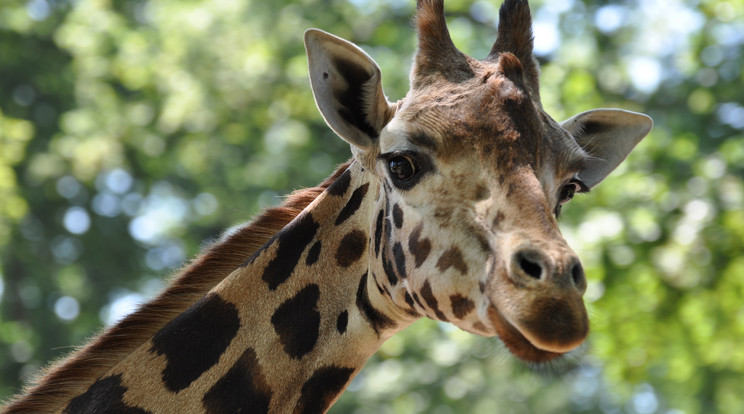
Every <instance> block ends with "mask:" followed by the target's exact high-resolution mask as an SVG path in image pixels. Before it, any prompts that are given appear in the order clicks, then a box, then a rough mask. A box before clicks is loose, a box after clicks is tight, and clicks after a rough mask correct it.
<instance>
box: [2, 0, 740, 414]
mask: <svg viewBox="0 0 744 414" xmlns="http://www.w3.org/2000/svg"><path fill="white" fill-rule="evenodd" d="M531 3H532V9H533V16H534V23H535V25H534V34H535V52H536V55H537V57H538V59H539V60H540V62H541V64H542V69H541V70H542V75H541V91H540V93H541V96H542V100H543V105H544V108H545V110H546V111H547V112H548V113H549V114H550V115H551V116H553V117H554V118H556V119H557V120H563V119H567V118H568V117H570V116H572V115H574V114H576V113H579V112H582V111H585V110H588V109H590V108H593V107H617V108H624V109H628V110H634V111H640V112H646V113H649V114H650V115H651V116H652V118H654V122H655V127H654V129H653V130H652V132H651V134H650V135H649V136H648V137H647V138H646V139H645V140H644V141H642V142H641V143H640V144H639V146H638V147H637V149H635V150H634V151H633V152H632V153H631V155H630V157H629V158H628V159H627V160H626V161H625V163H624V164H622V165H621V167H620V168H618V169H617V170H616V171H615V172H613V173H612V174H611V175H610V176H609V177H608V178H607V179H606V180H605V181H604V182H603V183H601V184H600V185H599V186H597V187H596V188H593V189H592V190H591V192H590V193H588V194H581V195H579V196H577V197H576V198H575V199H574V200H573V201H571V203H570V204H568V205H566V206H565V207H564V209H563V213H562V216H561V219H560V226H561V231H562V233H563V234H564V235H565V238H566V239H567V241H568V242H569V244H570V245H571V246H572V248H574V249H575V251H576V252H577V254H578V255H579V256H580V257H581V259H582V263H583V266H584V268H585V271H586V274H587V278H588V287H587V292H586V294H585V296H584V299H585V302H586V303H587V304H588V307H589V310H590V319H591V321H592V325H591V334H590V336H589V338H588V341H587V344H586V345H585V346H584V347H583V348H582V349H581V350H580V352H579V353H577V354H575V355H569V356H567V357H564V359H563V360H562V362H561V363H556V364H555V366H551V365H549V366H537V367H527V366H525V365H523V364H521V363H519V362H517V361H515V360H514V359H513V358H512V357H510V356H509V354H508V351H507V350H506V349H505V348H504V346H503V345H502V344H501V343H500V342H499V341H498V339H496V338H482V337H479V336H476V335H472V334H469V333H466V332H464V331H460V330H459V329H457V328H455V327H454V326H453V325H451V324H441V323H436V322H433V321H430V320H425V321H424V320H422V321H419V322H417V323H416V324H414V325H413V326H411V327H410V328H408V329H407V330H406V331H404V332H403V333H402V334H399V335H397V336H395V337H393V338H391V339H390V340H388V341H387V342H386V343H385V344H384V345H383V346H382V348H381V349H380V351H379V352H378V353H377V354H376V355H375V356H374V357H373V358H372V359H371V360H370V362H369V363H368V364H367V366H366V367H365V368H364V370H363V371H362V372H361V373H360V374H359V375H358V376H357V377H356V378H355V379H354V381H353V382H352V384H351V386H350V387H349V392H347V393H346V394H344V395H343V396H342V397H341V399H340V401H339V403H338V405H337V406H336V407H335V408H334V409H333V410H332V411H331V412H336V413H347V412H348V413H356V414H361V413H391V414H392V413H435V414H436V413H439V414H445V413H468V412H473V413H476V412H493V410H494V407H497V406H498V407H500V408H499V409H500V411H499V412H501V411H503V412H509V413H525V414H532V413H545V414H551V413H588V412H591V413H620V412H622V413H626V412H627V413H638V414H654V413H663V414H697V413H705V414H718V413H725V414H733V413H739V412H743V411H744V395H742V393H741V384H742V381H744V348H743V347H742V346H741V344H742V343H744V305H743V301H742V298H744V277H742V275H744V258H742V252H744V102H742V84H744V71H743V70H742V68H743V67H744V54H742V50H744V2H742V1H740V0H728V1H727V0H700V1H693V0H648V1H646V0H644V1H624V0H618V1H610V2H607V1H602V2H597V1H577V0H560V1H548V0H542V1H541V0H534V1H533V2H531ZM498 6H499V4H498V3H497V2H494V1H490V0H477V1H471V0H446V9H447V15H448V23H449V25H450V30H451V34H452V37H453V39H454V41H455V43H456V44H457V46H458V47H459V48H460V49H461V50H463V51H464V52H466V53H468V54H470V55H472V56H474V57H479V58H482V57H484V56H486V55H487V54H488V52H489V50H490V48H491V45H492V41H493V38H494V35H495V31H496V27H497V23H498ZM414 8H415V2H414V1H413V0H411V1H403V0H384V1H370V0H353V1H348V2H343V1H339V2H333V3H332V4H330V3H327V2H322V1H317V0H300V1H293V2H289V1H275V2H259V1H236V0H217V1H206V0H195V1H188V2H183V1H180V0H162V1H139V2H111V1H97V0H78V1H73V2H69V1H51V0H22V1H8V2H5V3H3V5H2V6H0V44H2V45H4V49H3V50H4V55H3V56H4V59H3V62H2V73H3V75H2V76H0V107H1V108H2V109H1V110H0V249H1V250H0V253H1V254H0V353H2V354H3V355H8V358H5V359H2V360H0V372H2V376H0V399H3V398H6V397H7V396H8V395H10V394H11V393H13V392H14V391H15V390H16V389H17V387H18V386H19V380H20V379H25V378H28V377H29V376H30V375H32V374H33V373H34V372H36V371H37V370H38V369H39V367H41V366H42V365H43V363H44V362H45V361H48V360H51V359H53V358H56V357H58V356H59V355H61V354H64V353H66V352H67V351H68V350H69V349H70V347H71V346H73V345H76V344H80V343H82V341H83V340H84V338H86V337H88V336H89V335H90V334H91V333H93V332H96V331H97V330H98V329H100V327H101V325H102V324H103V325H107V326H110V325H112V324H114V323H116V322H117V321H119V320H121V318H123V317H125V316H126V315H128V314H130V313H131V312H133V311H134V310H135V309H136V308H137V306H139V305H140V304H141V303H143V302H145V301H147V300H149V299H150V298H152V297H153V296H154V295H156V294H157V293H158V292H159V291H160V290H161V289H162V287H163V286H164V284H165V283H166V281H167V278H168V277H169V276H170V275H171V274H172V273H173V272H174V271H175V269H178V268H180V267H181V266H182V265H183V264H184V263H186V262H188V260H189V259H190V258H192V257H194V255H195V254H196V253H197V252H198V251H199V250H200V248H202V247H203V246H205V245H207V244H208V243H209V242H210V241H211V240H216V239H218V238H219V237H220V234H221V232H222V231H223V230H224V229H227V228H230V227H232V226H235V225H238V224H239V223H244V222H246V221H248V220H250V218H251V217H252V216H253V215H254V214H255V213H256V212H257V211H259V210H260V209H261V208H265V207H269V206H274V205H277V204H278V203H280V202H281V199H282V196H284V195H285V194H287V193H289V192H291V191H292V190H295V189H298V188H302V187H307V186H311V185H314V184H316V183H318V182H320V181H321V180H322V179H323V178H324V177H325V176H327V175H328V174H329V173H330V172H331V171H333V168H334V167H335V166H336V165H338V164H340V163H342V162H344V161H345V160H346V159H348V158H349V156H350V154H349V148H348V145H347V144H345V143H343V142H342V141H341V140H339V139H337V137H336V136H335V134H334V133H333V132H332V131H330V130H329V129H328V128H327V127H326V126H325V124H324V122H323V120H322V118H321V116H320V115H319V114H318V112H317V108H316V105H315V103H314V102H313V99H312V95H311V92H310V86H309V82H308V80H307V62H306V57H305V52H304V50H303V45H302V33H303V32H304V30H305V29H307V28H309V27H318V28H321V29H323V30H327V31H329V32H333V33H336V34H338V35H341V36H342V37H345V38H348V39H349V40H352V41H354V42H355V43H357V44H359V45H360V47H362V48H363V49H364V50H365V51H366V52H367V53H369V54H370V55H371V56H373V57H374V58H375V60H376V61H377V62H378V63H379V64H380V66H381V69H382V74H383V86H384V88H385V93H386V95H387V96H388V97H389V98H390V100H392V101H395V100H398V99H401V98H403V97H404V96H405V93H406V91H407V90H408V74H409V71H410V67H411V61H412V60H411V54H412V53H413V51H414V49H415V45H416V41H415V39H414V31H413V29H412V27H411V24H410V16H411V15H412V13H413V10H414ZM562 364H564V365H562ZM551 370H552V371H551Z"/></svg>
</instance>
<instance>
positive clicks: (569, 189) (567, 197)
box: [558, 181, 581, 206]
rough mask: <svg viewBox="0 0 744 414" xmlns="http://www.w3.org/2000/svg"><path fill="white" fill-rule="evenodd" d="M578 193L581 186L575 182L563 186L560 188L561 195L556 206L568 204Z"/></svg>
mask: <svg viewBox="0 0 744 414" xmlns="http://www.w3.org/2000/svg"><path fill="white" fill-rule="evenodd" d="M579 191H581V186H580V185H579V183H577V182H574V181H571V182H569V183H568V184H566V185H564V186H563V188H561V194H560V196H559V197H558V205H559V206H562V205H564V204H566V203H568V202H569V201H571V199H572V198H573V197H574V195H575V194H576V193H577V192H579Z"/></svg>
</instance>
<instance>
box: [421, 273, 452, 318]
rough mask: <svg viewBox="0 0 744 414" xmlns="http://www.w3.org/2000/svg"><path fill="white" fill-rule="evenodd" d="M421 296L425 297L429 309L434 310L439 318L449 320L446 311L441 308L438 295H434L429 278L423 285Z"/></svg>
mask: <svg viewBox="0 0 744 414" xmlns="http://www.w3.org/2000/svg"><path fill="white" fill-rule="evenodd" d="M421 297H422V298H423V299H424V302H426V304H427V305H428V307H429V309H431V310H433V311H434V314H435V315H436V317H437V319H439V320H440V321H445V322H446V321H447V316H445V315H444V313H442V311H441V310H439V301H438V300H437V298H436V296H434V292H432V290H431V285H430V284H429V281H428V280H427V281H425V282H424V286H422V287H421Z"/></svg>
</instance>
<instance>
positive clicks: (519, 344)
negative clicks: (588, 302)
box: [488, 306, 589, 363]
mask: <svg viewBox="0 0 744 414" xmlns="http://www.w3.org/2000/svg"><path fill="white" fill-rule="evenodd" d="M488 316H489V319H490V320H491V323H492V324H493V326H494V327H495V329H496V334H497V335H498V336H499V338H500V339H501V341H502V342H503V343H504V345H506V347H507V348H508V349H509V351H510V352H511V353H512V354H514V355H515V356H516V357H518V358H520V359H522V360H525V361H528V362H538V363H539V362H546V361H550V360H553V359H556V358H558V357H560V356H562V355H563V354H565V353H567V352H570V351H572V350H574V349H576V348H577V347H578V346H580V345H581V344H582V343H583V342H584V339H585V338H586V336H587V334H588V327H589V323H588V318H587V317H586V312H579V314H578V315H576V316H573V317H574V318H578V319H579V320H578V325H579V328H578V330H576V331H575V332H572V333H573V335H572V336H571V338H570V339H567V340H560V341H557V340H555V338H546V336H545V335H544V334H541V333H540V329H539V328H540V326H534V324H531V323H529V322H527V321H522V322H521V323H519V322H515V323H512V322H511V321H510V320H509V318H508V317H507V316H506V315H504V314H503V313H502V312H501V311H500V310H499V309H498V308H497V307H496V306H491V307H490V308H489V310H488ZM569 319H571V320H573V318H569Z"/></svg>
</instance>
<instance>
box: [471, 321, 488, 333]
mask: <svg viewBox="0 0 744 414" xmlns="http://www.w3.org/2000/svg"><path fill="white" fill-rule="evenodd" d="M473 329H475V330H476V331H480V332H488V328H486V325H483V322H481V321H476V322H475V323H474V324H473Z"/></svg>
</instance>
